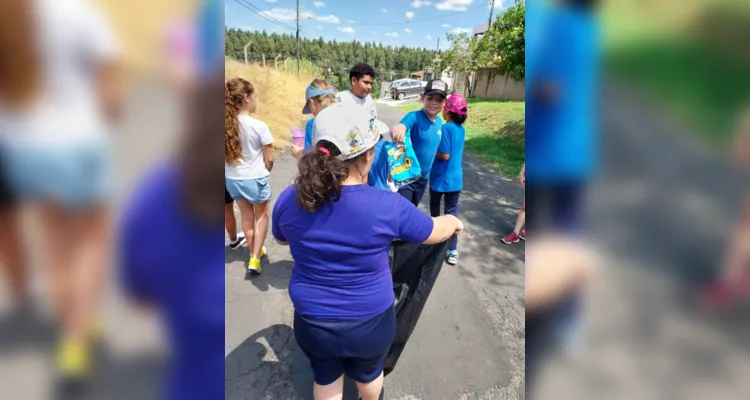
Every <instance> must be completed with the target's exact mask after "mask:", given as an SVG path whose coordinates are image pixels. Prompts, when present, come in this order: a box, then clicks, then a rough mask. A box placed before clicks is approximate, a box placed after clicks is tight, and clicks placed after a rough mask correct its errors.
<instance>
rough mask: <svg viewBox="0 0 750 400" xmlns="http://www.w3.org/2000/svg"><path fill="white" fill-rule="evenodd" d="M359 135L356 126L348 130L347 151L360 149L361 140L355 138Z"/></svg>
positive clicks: (351, 151)
mask: <svg viewBox="0 0 750 400" xmlns="http://www.w3.org/2000/svg"><path fill="white" fill-rule="evenodd" d="M359 135H360V132H359V129H357V128H356V127H355V128H353V129H352V130H350V131H349V137H348V138H347V140H349V153H350V154H351V153H356V152H358V151H360V150H361V149H362V142H361V141H360V140H359V139H357V136H359Z"/></svg>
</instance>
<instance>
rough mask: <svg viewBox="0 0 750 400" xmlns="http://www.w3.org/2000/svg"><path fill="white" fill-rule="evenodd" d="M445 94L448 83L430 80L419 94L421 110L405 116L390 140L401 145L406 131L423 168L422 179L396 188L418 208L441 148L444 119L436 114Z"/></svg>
mask: <svg viewBox="0 0 750 400" xmlns="http://www.w3.org/2000/svg"><path fill="white" fill-rule="evenodd" d="M447 93H448V84H446V83H445V82H443V81H441V80H440V79H434V80H431V81H429V82H428V83H427V86H426V87H425V91H424V94H422V102H423V103H424V108H423V109H421V110H419V111H413V112H410V113H408V114H406V115H405V116H404V118H403V119H402V120H401V123H400V124H398V125H396V126H394V127H393V129H392V130H391V137H392V138H393V140H394V141H397V142H402V143H403V141H404V138H405V137H406V132H407V131H409V132H411V144H412V148H413V149H414V153H415V154H416V156H417V161H419V166H420V167H421V168H422V178H421V179H419V180H417V181H415V182H412V183H410V184H408V185H406V186H403V187H401V188H399V190H398V192H399V193H400V194H401V195H402V196H404V197H406V199H407V200H409V201H410V202H412V204H414V205H417V206H418V205H419V203H420V202H421V201H422V196H424V192H425V190H426V189H427V182H428V180H429V178H430V171H431V170H432V164H433V163H434V162H435V155H436V154H437V149H438V146H439V145H440V137H441V135H442V126H443V120H442V119H441V118H440V115H439V114H440V113H441V112H442V110H443V105H444V104H445V99H446V97H447Z"/></svg>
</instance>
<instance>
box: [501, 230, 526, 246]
mask: <svg viewBox="0 0 750 400" xmlns="http://www.w3.org/2000/svg"><path fill="white" fill-rule="evenodd" d="M501 240H502V241H503V243H505V244H512V243H518V242H519V241H520V240H521V238H520V237H519V236H518V234H517V233H515V232H511V233H509V234H507V235H505V237H504V238H502V239H501Z"/></svg>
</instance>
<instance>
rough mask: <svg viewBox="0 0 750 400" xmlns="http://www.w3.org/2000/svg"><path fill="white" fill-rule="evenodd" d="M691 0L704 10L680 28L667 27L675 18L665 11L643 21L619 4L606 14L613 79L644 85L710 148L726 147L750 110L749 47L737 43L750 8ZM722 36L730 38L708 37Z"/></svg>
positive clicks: (641, 16) (644, 90)
mask: <svg viewBox="0 0 750 400" xmlns="http://www.w3.org/2000/svg"><path fill="white" fill-rule="evenodd" d="M619 1H629V0H619ZM690 3H691V5H693V6H694V7H696V8H694V9H693V10H692V13H691V14H690V15H689V16H683V17H682V18H683V21H682V22H681V23H680V24H672V25H674V26H672V25H670V24H665V23H664V21H670V20H671V19H670V18H667V17H668V16H665V15H662V13H663V12H661V11H660V8H659V7H655V8H653V9H651V8H649V10H650V11H646V10H643V11H642V12H639V13H638V15H637V17H635V15H634V14H630V15H628V13H626V12H621V11H622V10H621V9H618V8H617V7H619V6H617V7H614V8H611V9H610V10H609V12H608V13H607V12H605V14H604V15H603V17H604V25H605V26H604V27H605V37H604V42H605V52H606V53H605V57H606V58H605V61H606V65H607V69H608V71H609V72H610V73H612V74H613V76H615V77H617V78H618V79H619V80H620V81H622V82H626V83H628V84H629V85H630V86H632V87H635V88H637V89H638V90H639V91H640V92H641V93H643V94H644V95H645V96H647V97H648V98H649V100H651V103H653V104H655V105H656V106H657V107H659V108H660V109H661V110H662V111H663V113H664V114H667V115H669V116H671V117H675V118H676V119H677V120H678V121H679V122H680V123H681V124H682V125H684V126H687V127H689V130H690V131H694V132H695V133H697V134H699V135H700V136H701V137H702V138H703V139H704V141H705V142H706V143H707V144H710V145H714V146H717V147H725V146H726V145H727V144H728V143H729V139H730V137H731V136H732V135H733V133H734V130H735V128H736V123H737V116H738V114H739V113H740V111H741V110H742V109H743V108H746V107H748V106H750V80H748V79H747V77H748V76H750V59H748V58H747V57H743V56H742V52H744V51H745V50H744V47H743V46H742V43H744V44H745V46H746V44H747V42H746V41H744V40H742V39H740V42H738V43H739V45H738V46H735V45H734V44H733V43H735V42H733V41H736V40H737V39H736V38H741V37H742V35H743V34H742V32H744V31H743V30H745V29H747V28H746V26H750V13H748V9H747V8H745V9H741V8H736V9H734V8H731V9H728V10H729V11H727V9H726V7H734V5H733V4H732V3H730V2H727V1H723V2H719V1H715V2H714V1H710V2H708V1H698V0H691V2H690ZM720 3H721V4H720ZM613 4H615V5H616V4H617V1H615V2H613ZM686 4H687V3H686ZM727 4H729V5H727ZM664 9H665V10H669V9H671V10H674V8H669V7H665V8H664ZM733 10H734V12H733ZM727 13H728V14H727ZM727 15H732V18H728V17H727ZM678 25H679V26H678ZM717 32H718V33H721V34H722V35H723V36H721V37H719V38H718V39H717V36H714V37H710V36H708V34H709V33H712V34H715V33H717ZM747 32H750V29H748V30H747ZM726 33H729V35H727V34H726Z"/></svg>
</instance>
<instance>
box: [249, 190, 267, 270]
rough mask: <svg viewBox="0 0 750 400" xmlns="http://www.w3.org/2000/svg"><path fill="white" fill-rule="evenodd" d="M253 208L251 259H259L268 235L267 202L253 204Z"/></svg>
mask: <svg viewBox="0 0 750 400" xmlns="http://www.w3.org/2000/svg"><path fill="white" fill-rule="evenodd" d="M253 208H254V209H255V237H253V241H252V246H253V250H252V257H255V258H260V256H261V254H260V253H261V249H262V248H263V243H264V242H265V241H266V235H267V234H268V201H264V202H263V203H260V204H254V205H253Z"/></svg>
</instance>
